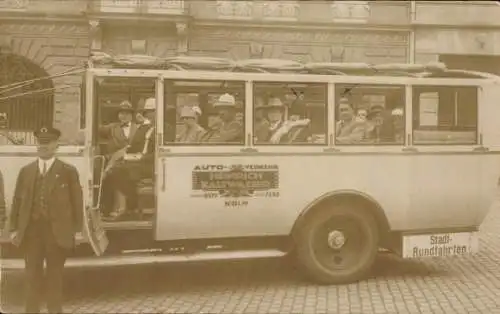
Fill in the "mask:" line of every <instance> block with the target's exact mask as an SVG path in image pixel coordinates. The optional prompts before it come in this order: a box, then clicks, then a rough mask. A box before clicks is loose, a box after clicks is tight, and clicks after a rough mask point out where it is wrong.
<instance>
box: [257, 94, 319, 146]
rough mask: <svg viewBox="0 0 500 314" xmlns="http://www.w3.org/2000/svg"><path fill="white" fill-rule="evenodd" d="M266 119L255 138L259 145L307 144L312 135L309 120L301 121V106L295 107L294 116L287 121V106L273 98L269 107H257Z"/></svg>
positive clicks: (259, 126) (263, 120)
mask: <svg viewBox="0 0 500 314" xmlns="http://www.w3.org/2000/svg"><path fill="white" fill-rule="evenodd" d="M255 109H256V111H257V112H262V114H263V117H264V119H262V120H261V121H260V123H259V124H258V125H256V132H255V136H256V138H257V142H258V143H271V144H289V143H299V142H307V141H308V139H310V137H311V135H310V132H309V129H308V126H309V122H310V121H309V119H301V114H303V112H302V111H303V109H302V108H301V105H300V104H299V105H297V106H295V107H294V110H295V111H293V112H292V113H293V114H292V116H291V117H290V119H289V120H286V115H287V106H286V105H284V104H283V102H282V101H281V99H279V98H276V97H274V98H271V99H270V100H269V102H268V103H267V105H265V106H264V105H262V103H261V104H260V105H259V106H257V107H256V108H255Z"/></svg>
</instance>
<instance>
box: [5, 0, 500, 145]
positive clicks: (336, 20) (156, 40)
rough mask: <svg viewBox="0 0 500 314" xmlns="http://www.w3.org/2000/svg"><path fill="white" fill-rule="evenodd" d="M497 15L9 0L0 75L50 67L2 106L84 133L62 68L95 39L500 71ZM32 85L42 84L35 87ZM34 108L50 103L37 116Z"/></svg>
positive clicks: (417, 6)
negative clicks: (436, 62)
mask: <svg viewBox="0 0 500 314" xmlns="http://www.w3.org/2000/svg"><path fill="white" fill-rule="evenodd" d="M498 16H500V6H498V5H497V4H496V2H495V1H477V2H474V4H472V2H471V3H464V2H463V1H456V2H453V1H449V2H446V4H444V2H439V3H438V1H425V2H423V1H422V2H420V1H416V2H415V1H413V2H412V1H407V2H401V1H376V2H371V1H307V2H305V1H220V0H218V1H198V0H190V1H183V0H147V1H146V0H64V1H62V0H38V1H32V0H15V1H14V0H0V38H1V43H0V47H1V48H0V49H1V50H0V56H2V59H0V62H3V63H2V64H1V65H0V68H2V69H7V70H6V71H5V70H2V75H1V77H0V78H1V81H0V85H1V86H10V84H13V83H15V82H17V81H26V80H28V81H29V80H33V79H36V78H41V77H48V78H46V79H39V80H37V81H36V82H35V83H36V84H31V85H30V84H28V85H27V86H24V87H23V88H17V89H15V90H8V91H7V92H5V93H2V92H0V111H6V112H8V114H9V121H10V125H9V127H10V128H11V129H12V130H14V131H19V132H23V131H26V130H27V129H32V128H34V127H35V125H37V124H40V123H53V124H54V125H55V126H57V127H60V128H62V129H63V130H64V133H65V136H66V139H67V142H68V143H69V142H71V141H73V140H74V139H76V138H78V136H77V135H78V133H79V132H80V133H81V128H82V127H83V124H82V121H81V120H82V119H80V118H81V110H76V108H79V107H80V105H81V99H82V93H81V90H80V84H81V75H79V74H77V73H75V74H74V75H71V76H65V77H64V78H59V77H54V75H57V74H59V73H61V72H65V71H76V72H78V71H79V70H81V68H82V66H83V64H84V62H85V60H86V59H87V58H88V56H89V54H90V53H91V52H92V51H103V52H106V53H109V54H112V55H121V54H146V55H153V56H159V57H167V56H175V55H192V56H210V57H226V58H231V59H247V58H277V59H292V60H297V61H303V62H367V63H375V64H376V63H407V62H410V63H411V62H417V63H426V62H430V61H443V62H446V63H448V64H449V65H450V66H451V67H463V68H470V69H476V70H482V71H490V72H492V71H493V72H494V73H499V74H500V65H499V62H498V61H497V60H498V59H497V58H499V57H500V20H499V19H498V18H495V17H498ZM14 87H16V86H14ZM7 89H9V88H7ZM33 90H36V91H38V92H36V93H33V94H29V92H31V91H33ZM40 90H46V92H45V91H42V92H39V91H40ZM4 91H5V90H4ZM23 93H27V95H21V96H19V95H20V94H23ZM2 94H3V95H2ZM113 105H118V104H113ZM34 110H38V111H36V112H40V114H37V115H35V118H27V117H28V116H29V117H31V116H32V114H27V113H33V112H34Z"/></svg>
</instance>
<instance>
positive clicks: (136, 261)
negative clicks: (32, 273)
mask: <svg viewBox="0 0 500 314" xmlns="http://www.w3.org/2000/svg"><path fill="white" fill-rule="evenodd" d="M286 254H287V252H283V251H280V250H248V251H220V252H200V253H194V254H186V255H181V254H175V255H174V254H170V255H167V254H165V255H152V254H133V255H127V254H124V255H116V256H101V257H97V256H93V257H78V258H69V259H68V260H67V261H66V264H65V268H101V267H110V266H127V265H128V266H132V265H148V264H150V265H151V264H163V263H186V262H203V261H217V260H220V261H222V260H244V259H260V258H279V257H283V256H285V255H286ZM0 265H1V269H2V271H8V270H20V269H24V261H23V260H22V259H1V260H0Z"/></svg>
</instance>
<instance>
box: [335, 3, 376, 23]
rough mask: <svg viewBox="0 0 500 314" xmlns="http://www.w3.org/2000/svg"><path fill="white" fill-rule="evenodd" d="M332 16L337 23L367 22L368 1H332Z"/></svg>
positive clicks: (368, 13)
mask: <svg viewBox="0 0 500 314" xmlns="http://www.w3.org/2000/svg"><path fill="white" fill-rule="evenodd" d="M331 11H332V18H333V21H334V22H337V23H367V22H368V19H369V18H370V12H371V10H370V3H369V1H338V0H337V1H333V3H332V4H331Z"/></svg>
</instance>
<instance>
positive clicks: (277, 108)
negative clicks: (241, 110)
mask: <svg viewBox="0 0 500 314" xmlns="http://www.w3.org/2000/svg"><path fill="white" fill-rule="evenodd" d="M286 109H287V107H286V106H285V105H284V104H283V102H282V101H281V100H280V99H279V98H271V99H269V101H268V103H267V104H264V103H263V102H258V103H257V105H256V106H255V114H256V116H259V117H260V119H259V121H258V122H257V121H256V125H255V136H256V138H257V143H269V142H270V140H271V138H272V137H273V135H274V134H275V133H276V132H277V131H278V130H279V129H280V128H281V127H282V126H283V124H284V123H285V121H284V120H285V119H286V112H287V110H286ZM278 140H279V139H278ZM275 141H276V139H275Z"/></svg>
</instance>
